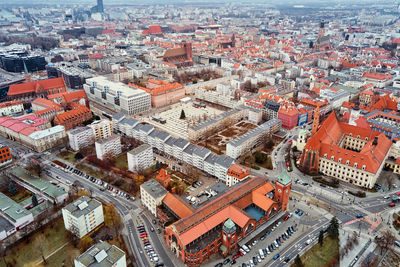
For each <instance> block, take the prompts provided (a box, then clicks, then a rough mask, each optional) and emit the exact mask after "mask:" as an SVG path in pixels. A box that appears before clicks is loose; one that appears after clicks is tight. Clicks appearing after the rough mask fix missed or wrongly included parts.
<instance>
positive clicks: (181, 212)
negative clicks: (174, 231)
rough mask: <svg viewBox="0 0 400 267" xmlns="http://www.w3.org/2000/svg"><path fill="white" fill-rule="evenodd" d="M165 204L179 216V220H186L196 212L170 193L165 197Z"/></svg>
mask: <svg viewBox="0 0 400 267" xmlns="http://www.w3.org/2000/svg"><path fill="white" fill-rule="evenodd" d="M163 203H164V205H166V206H168V207H169V208H170V209H171V210H172V211H173V212H174V213H175V214H176V215H178V216H179V218H185V217H187V216H189V215H192V214H193V212H194V209H193V208H192V207H191V206H189V205H188V204H187V203H186V202H185V201H183V200H182V199H181V198H180V197H179V196H176V195H174V194H171V193H170V192H168V193H167V194H166V195H165V197H164V199H163Z"/></svg>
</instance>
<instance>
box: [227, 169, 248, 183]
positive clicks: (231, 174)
mask: <svg viewBox="0 0 400 267" xmlns="http://www.w3.org/2000/svg"><path fill="white" fill-rule="evenodd" d="M248 177H249V171H248V170H246V169H245V168H243V167H240V166H239V165H237V164H232V165H231V167H230V168H229V170H228V173H227V175H226V185H227V186H233V185H235V184H237V183H239V182H242V181H244V180H246V178H248Z"/></svg>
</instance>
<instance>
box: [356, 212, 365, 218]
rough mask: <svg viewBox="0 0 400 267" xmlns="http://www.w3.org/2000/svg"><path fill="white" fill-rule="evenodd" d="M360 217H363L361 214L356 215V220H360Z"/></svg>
mask: <svg viewBox="0 0 400 267" xmlns="http://www.w3.org/2000/svg"><path fill="white" fill-rule="evenodd" d="M362 217H364V215H363V214H361V213H360V214H357V215H356V218H358V219H360V218H362Z"/></svg>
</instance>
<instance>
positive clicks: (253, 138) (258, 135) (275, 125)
mask: <svg viewBox="0 0 400 267" xmlns="http://www.w3.org/2000/svg"><path fill="white" fill-rule="evenodd" d="M281 126H282V121H281V120H280V119H276V118H274V119H271V120H269V121H267V122H265V123H263V124H261V125H260V126H258V127H257V128H254V129H252V130H250V131H248V132H247V133H245V134H243V135H241V136H238V137H236V138H235V139H233V140H231V141H230V142H228V143H227V144H226V155H227V156H229V157H232V158H234V159H237V158H238V157H240V156H241V155H242V154H244V153H245V152H248V151H250V150H251V149H253V148H255V147H257V146H259V145H261V143H262V141H263V140H264V139H265V137H266V136H268V135H271V134H272V133H274V132H276V131H278V130H279V129H280V128H281Z"/></svg>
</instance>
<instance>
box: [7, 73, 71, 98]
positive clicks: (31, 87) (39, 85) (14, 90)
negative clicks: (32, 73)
mask: <svg viewBox="0 0 400 267" xmlns="http://www.w3.org/2000/svg"><path fill="white" fill-rule="evenodd" d="M54 88H66V87H65V83H64V80H63V78H62V77H60V78H54V79H47V80H39V81H32V82H27V83H21V84H12V85H10V89H9V90H8V93H7V95H9V96H11V95H20V94H26V93H37V92H38V91H39V89H43V90H45V91H47V90H50V89H54Z"/></svg>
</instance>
